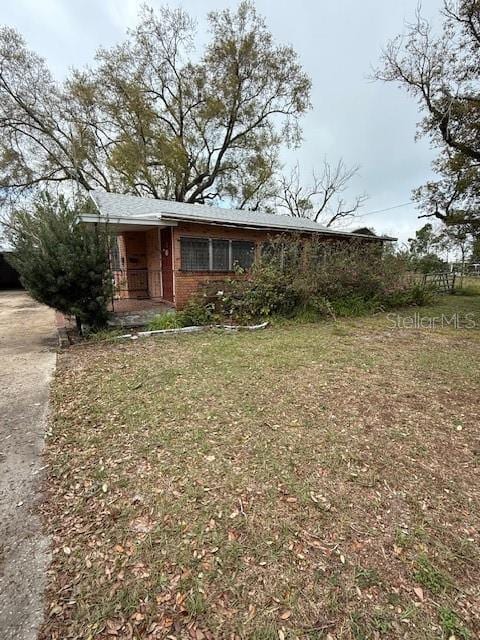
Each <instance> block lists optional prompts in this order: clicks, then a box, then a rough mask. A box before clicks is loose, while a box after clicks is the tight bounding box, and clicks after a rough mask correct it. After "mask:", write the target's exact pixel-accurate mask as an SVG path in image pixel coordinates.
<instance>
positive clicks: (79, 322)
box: [75, 316, 83, 336]
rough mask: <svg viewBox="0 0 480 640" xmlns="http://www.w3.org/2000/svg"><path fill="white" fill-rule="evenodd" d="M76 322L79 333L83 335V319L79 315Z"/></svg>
mask: <svg viewBox="0 0 480 640" xmlns="http://www.w3.org/2000/svg"><path fill="white" fill-rule="evenodd" d="M75 323H76V325H77V331H78V335H79V336H82V335H83V332H82V321H81V320H80V317H79V316H75Z"/></svg>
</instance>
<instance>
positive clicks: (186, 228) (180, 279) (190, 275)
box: [173, 223, 272, 309]
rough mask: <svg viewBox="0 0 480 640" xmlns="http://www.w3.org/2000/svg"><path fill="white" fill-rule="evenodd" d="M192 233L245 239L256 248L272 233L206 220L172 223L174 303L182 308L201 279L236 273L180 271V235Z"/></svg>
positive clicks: (223, 277)
mask: <svg viewBox="0 0 480 640" xmlns="http://www.w3.org/2000/svg"><path fill="white" fill-rule="evenodd" d="M184 236H187V237H188V236H191V237H196V238H222V239H225V240H247V241H249V242H254V243H255V244H256V251H257V252H258V251H259V250H260V246H261V244H262V242H264V241H265V240H267V239H268V238H269V237H272V232H271V231H257V230H254V229H234V228H230V227H221V226H217V225H209V224H195V223H179V224H178V226H177V227H173V265H174V288H175V306H176V308H177V309H182V307H184V306H185V303H186V302H187V301H188V299H189V298H190V297H191V296H192V295H193V294H194V293H195V292H196V291H197V290H198V287H199V286H200V285H201V284H203V283H208V282H221V281H222V280H225V279H226V278H232V277H235V276H234V274H233V273H232V272H228V273H225V272H217V271H182V269H181V254H180V238H182V237H184Z"/></svg>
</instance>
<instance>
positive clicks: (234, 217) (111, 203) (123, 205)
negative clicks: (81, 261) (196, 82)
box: [90, 190, 393, 240]
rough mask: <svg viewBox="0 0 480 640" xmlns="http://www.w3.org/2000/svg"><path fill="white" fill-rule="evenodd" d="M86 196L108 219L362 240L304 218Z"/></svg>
mask: <svg viewBox="0 0 480 640" xmlns="http://www.w3.org/2000/svg"><path fill="white" fill-rule="evenodd" d="M90 196H91V198H92V199H93V201H94V203H95V205H96V206H97V209H98V211H99V214H100V215H101V216H104V217H107V218H110V219H118V218H129V219H130V218H131V219H138V220H139V219H142V221H148V220H151V221H153V220H157V221H160V220H161V221H165V222H169V221H184V222H204V223H210V224H219V225H223V226H240V227H249V228H266V229H278V230H285V231H310V232H317V233H322V234H328V235H336V236H337V235H347V236H358V237H365V236H364V235H363V234H358V233H352V232H349V231H340V230H338V229H330V228H328V227H324V226H323V225H321V224H318V223H316V222H314V221H313V220H310V219H308V218H294V217H291V216H286V215H276V214H271V213H264V212H260V211H248V210H246V209H226V208H222V207H212V206H210V205H204V204H190V203H186V202H175V201H172V200H156V199H154V198H142V197H139V196H131V195H124V194H119V193H111V192H107V191H97V190H95V191H91V192H90ZM377 237H378V239H381V240H392V239H393V238H388V237H386V236H377Z"/></svg>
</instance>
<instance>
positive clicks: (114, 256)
mask: <svg viewBox="0 0 480 640" xmlns="http://www.w3.org/2000/svg"><path fill="white" fill-rule="evenodd" d="M110 264H111V268H112V271H120V269H121V268H122V265H121V263H120V249H119V248H118V237H117V236H115V238H114V239H113V241H112V248H111V250H110Z"/></svg>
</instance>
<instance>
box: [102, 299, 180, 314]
mask: <svg viewBox="0 0 480 640" xmlns="http://www.w3.org/2000/svg"><path fill="white" fill-rule="evenodd" d="M171 308H172V305H171V304H168V302H158V301H156V300H150V299H148V298H146V299H138V298H121V299H119V300H114V301H113V304H110V311H113V312H114V313H136V312H137V311H148V310H150V309H153V310H155V311H156V312H157V313H162V311H168V309H171Z"/></svg>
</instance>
